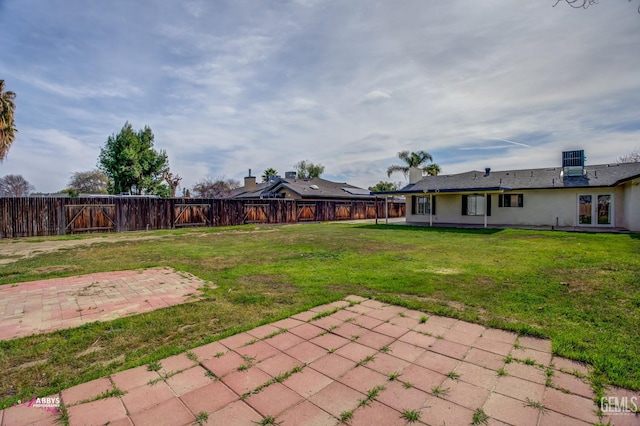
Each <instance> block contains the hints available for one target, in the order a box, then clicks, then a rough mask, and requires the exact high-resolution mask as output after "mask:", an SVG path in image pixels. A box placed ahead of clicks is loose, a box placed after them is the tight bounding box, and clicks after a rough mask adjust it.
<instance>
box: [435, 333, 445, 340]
mask: <svg viewBox="0 0 640 426" xmlns="http://www.w3.org/2000/svg"><path fill="white" fill-rule="evenodd" d="M436 339H438V340H442V339H444V336H443V335H442V334H438V335H437V336H436Z"/></svg>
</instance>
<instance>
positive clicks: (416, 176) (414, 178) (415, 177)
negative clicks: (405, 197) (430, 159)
mask: <svg viewBox="0 0 640 426" xmlns="http://www.w3.org/2000/svg"><path fill="white" fill-rule="evenodd" d="M421 179H422V169H419V168H417V167H411V168H410V169H409V183H416V182H420V180H421Z"/></svg>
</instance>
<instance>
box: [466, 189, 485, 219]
mask: <svg viewBox="0 0 640 426" xmlns="http://www.w3.org/2000/svg"><path fill="white" fill-rule="evenodd" d="M485 201H486V203H485ZM485 208H486V213H487V216H491V195H490V194H487V197H486V200H485V196H484V195H478V194H473V195H463V196H462V215H463V216H484V214H485Z"/></svg>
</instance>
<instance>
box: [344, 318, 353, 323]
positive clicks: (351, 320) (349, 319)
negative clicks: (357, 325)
mask: <svg viewBox="0 0 640 426" xmlns="http://www.w3.org/2000/svg"><path fill="white" fill-rule="evenodd" d="M355 320H356V319H355V318H354V317H349V318H347V319H345V320H344V322H353V321H355Z"/></svg>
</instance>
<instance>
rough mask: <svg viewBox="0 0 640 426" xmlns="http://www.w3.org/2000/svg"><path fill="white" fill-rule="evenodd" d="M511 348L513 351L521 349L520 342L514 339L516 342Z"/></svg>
mask: <svg viewBox="0 0 640 426" xmlns="http://www.w3.org/2000/svg"><path fill="white" fill-rule="evenodd" d="M513 348H514V349H522V345H521V344H520V340H519V339H516V341H515V342H514V343H513Z"/></svg>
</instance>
